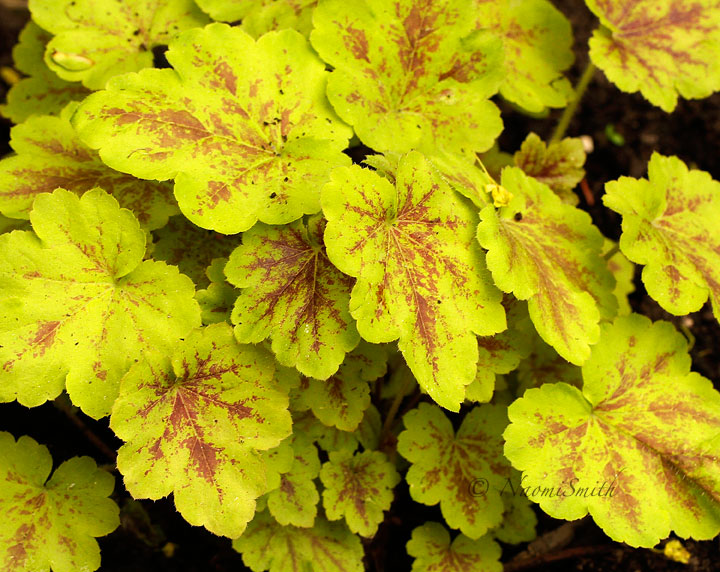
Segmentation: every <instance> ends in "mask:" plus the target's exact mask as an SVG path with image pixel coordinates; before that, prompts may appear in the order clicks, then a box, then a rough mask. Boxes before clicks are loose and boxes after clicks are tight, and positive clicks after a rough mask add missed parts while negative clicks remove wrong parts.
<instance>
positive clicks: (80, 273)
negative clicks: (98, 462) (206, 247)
mask: <svg viewBox="0 0 720 572" xmlns="http://www.w3.org/2000/svg"><path fill="white" fill-rule="evenodd" d="M30 221H31V222H32V225H33V228H34V230H35V233H32V232H12V233H10V234H4V235H1V236H0V364H2V369H3V383H2V386H0V401H11V400H13V399H16V398H17V400H18V401H19V402H20V403H22V404H23V405H27V406H36V405H40V404H41V403H43V402H44V401H46V400H48V399H53V398H55V397H57V396H58V395H59V394H60V392H61V391H62V389H63V387H67V390H68V393H69V394H70V397H71V399H72V401H73V403H75V404H76V405H78V406H80V407H81V408H82V410H83V411H84V412H85V413H87V414H88V415H90V416H92V417H95V418H99V417H102V416H104V415H107V414H108V413H110V408H111V406H112V403H113V401H114V400H115V397H116V396H117V392H118V385H119V382H120V378H121V377H122V376H123V374H124V373H125V372H126V371H127V370H128V368H129V367H130V365H131V364H132V363H133V361H136V360H137V359H138V358H140V356H141V355H142V353H143V352H144V351H145V350H147V349H150V348H153V349H156V350H158V351H163V350H168V349H169V348H170V347H172V345H173V344H174V343H175V342H176V340H178V339H179V338H181V337H183V336H184V335H185V334H187V333H188V332H189V331H190V330H191V329H192V328H194V327H196V326H199V325H200V310H199V308H198V306H197V303H196V302H195V301H194V299H193V294H194V292H195V291H194V287H193V284H192V282H191V281H190V280H189V279H188V278H187V277H185V276H181V275H180V274H179V273H178V271H177V269H176V268H174V267H172V266H167V265H166V264H164V263H163V262H156V261H152V260H146V261H144V262H143V255H144V254H145V234H144V233H143V231H142V230H140V227H139V225H138V222H137V220H136V219H135V217H133V215H132V213H130V211H128V210H125V209H120V207H119V206H118V203H117V201H116V200H115V199H114V198H113V197H111V196H110V195H108V194H107V193H105V192H103V191H101V190H100V189H95V190H92V191H88V192H87V193H85V194H84V195H83V196H82V198H78V197H77V195H75V194H73V193H71V192H69V191H65V190H62V189H58V190H57V191H55V192H54V193H53V194H52V195H49V194H42V195H39V196H38V197H37V198H36V199H35V204H34V208H33V211H32V212H31V213H30Z"/></svg>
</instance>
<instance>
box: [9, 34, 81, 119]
mask: <svg viewBox="0 0 720 572" xmlns="http://www.w3.org/2000/svg"><path fill="white" fill-rule="evenodd" d="M51 38H52V35H51V34H48V33H47V32H46V31H45V30H43V29H42V28H40V27H39V26H38V25H37V24H35V22H32V21H31V22H28V23H27V25H26V26H25V28H23V30H22V32H20V37H19V39H18V43H17V44H16V45H15V47H14V48H13V61H14V62H15V67H16V68H17V70H18V71H19V72H21V73H23V74H25V75H26V76H29V77H25V78H23V79H21V80H20V81H19V82H18V83H16V84H15V85H13V86H12V87H11V88H10V90H9V91H8V93H7V103H6V104H5V105H0V113H2V115H4V116H5V117H7V118H9V119H10V120H11V121H12V122H13V123H22V122H23V121H25V120H26V119H27V118H28V117H30V116H31V115H58V114H59V113H60V111H61V110H62V109H63V108H64V107H65V106H66V105H67V104H68V103H70V102H71V101H80V100H81V99H83V98H84V97H85V96H86V95H88V94H89V93H90V92H89V91H88V90H87V89H86V88H85V87H83V86H82V85H80V84H77V83H71V82H67V81H65V80H62V79H60V78H59V77H58V76H57V75H56V74H55V73H54V72H52V71H50V69H48V67H47V65H46V64H45V61H44V59H43V56H44V54H45V45H46V44H47V43H48V42H49V41H50V39H51Z"/></svg>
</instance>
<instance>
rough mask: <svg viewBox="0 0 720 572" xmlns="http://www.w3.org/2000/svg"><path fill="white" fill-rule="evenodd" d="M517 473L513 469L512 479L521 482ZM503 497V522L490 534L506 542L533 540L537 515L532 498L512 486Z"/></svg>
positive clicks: (517, 542) (515, 542) (504, 492)
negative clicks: (532, 505) (531, 501)
mask: <svg viewBox="0 0 720 572" xmlns="http://www.w3.org/2000/svg"><path fill="white" fill-rule="evenodd" d="M516 475H517V473H516V471H513V472H512V473H511V476H510V479H512V480H516V481H518V482H520V479H519V478H516ZM511 482H512V481H511ZM511 493H514V494H511ZM502 499H503V503H505V512H503V517H502V522H501V523H500V525H499V526H497V527H496V528H493V529H492V530H491V531H490V534H491V535H492V536H493V537H494V538H497V539H498V540H499V541H500V542H504V543H506V544H520V543H522V542H530V541H531V540H533V539H534V538H535V536H536V533H535V527H536V526H537V516H535V512H534V511H533V509H532V507H531V506H530V505H531V503H530V499H528V497H527V496H525V495H524V494H522V493H521V491H520V490H518V489H516V490H515V491H512V490H510V487H507V488H506V490H505V491H503V494H502Z"/></svg>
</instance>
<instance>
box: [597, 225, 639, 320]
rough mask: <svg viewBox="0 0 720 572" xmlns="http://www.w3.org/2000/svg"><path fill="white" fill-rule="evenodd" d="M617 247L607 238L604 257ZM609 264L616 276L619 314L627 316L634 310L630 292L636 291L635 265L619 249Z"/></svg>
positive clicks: (616, 296)
mask: <svg viewBox="0 0 720 572" xmlns="http://www.w3.org/2000/svg"><path fill="white" fill-rule="evenodd" d="M615 247H617V243H615V242H613V241H612V240H609V239H607V238H606V239H605V242H604V243H603V257H604V256H605V255H606V254H607V253H608V252H610V250H612V249H613V248H615ZM607 264H608V268H609V269H610V272H612V273H613V276H615V290H614V291H613V294H615V298H616V299H617V301H618V315H619V316H627V315H628V314H629V313H631V312H632V309H631V308H630V302H629V301H628V294H630V293H632V292H635V265H634V264H633V263H632V262H630V261H629V260H628V259H627V258H626V257H625V255H624V254H623V253H622V252H620V251H619V250H618V251H616V252H615V254H613V255H612V256H611V257H610V259H609V260H608V262H607Z"/></svg>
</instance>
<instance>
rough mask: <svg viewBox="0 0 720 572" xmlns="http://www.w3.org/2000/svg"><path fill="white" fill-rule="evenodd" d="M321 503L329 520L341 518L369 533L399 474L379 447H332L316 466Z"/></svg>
mask: <svg viewBox="0 0 720 572" xmlns="http://www.w3.org/2000/svg"><path fill="white" fill-rule="evenodd" d="M320 480H321V481H322V484H323V485H325V490H324V491H323V506H324V507H325V513H326V514H327V517H328V518H329V519H330V520H338V519H340V518H343V517H344V518H345V521H346V522H347V525H348V528H350V530H351V531H353V532H355V533H357V534H360V535H361V536H366V537H371V536H373V535H374V534H375V531H377V527H378V526H379V525H380V523H381V522H382V521H383V520H384V518H385V515H384V512H383V511H386V510H388V509H389V508H390V504H391V503H392V500H393V498H394V494H393V488H395V485H397V484H398V483H399V482H400V474H399V473H398V472H397V470H396V469H395V465H393V464H392V463H391V462H390V461H389V460H388V458H387V455H385V453H382V452H381V451H364V452H362V453H353V452H352V451H348V450H343V451H333V452H331V453H330V460H329V461H328V462H327V463H324V464H323V466H322V469H320Z"/></svg>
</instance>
